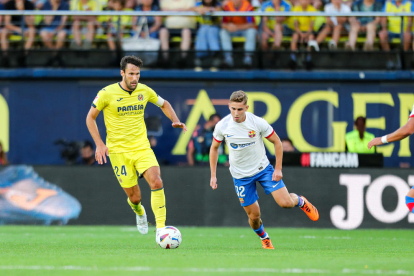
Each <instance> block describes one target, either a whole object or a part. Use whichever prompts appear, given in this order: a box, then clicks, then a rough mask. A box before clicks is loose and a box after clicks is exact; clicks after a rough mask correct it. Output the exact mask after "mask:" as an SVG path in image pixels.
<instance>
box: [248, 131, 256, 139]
mask: <svg viewBox="0 0 414 276" xmlns="http://www.w3.org/2000/svg"><path fill="white" fill-rule="evenodd" d="M249 137H250V138H253V137H256V132H254V130H252V131H249Z"/></svg>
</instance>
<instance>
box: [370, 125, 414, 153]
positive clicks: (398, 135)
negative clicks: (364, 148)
mask: <svg viewBox="0 0 414 276" xmlns="http://www.w3.org/2000/svg"><path fill="white" fill-rule="evenodd" d="M413 133H414V118H409V119H408V121H407V123H406V124H405V125H403V126H402V127H400V128H399V129H397V130H396V131H394V132H393V133H391V134H388V135H385V136H382V137H375V138H374V139H372V140H371V141H370V142H369V143H368V148H369V149H370V148H372V147H373V146H379V145H383V144H384V142H385V144H386V143H391V142H395V141H400V140H402V139H404V138H406V137H408V136H410V135H411V134H413ZM383 140H384V141H383Z"/></svg>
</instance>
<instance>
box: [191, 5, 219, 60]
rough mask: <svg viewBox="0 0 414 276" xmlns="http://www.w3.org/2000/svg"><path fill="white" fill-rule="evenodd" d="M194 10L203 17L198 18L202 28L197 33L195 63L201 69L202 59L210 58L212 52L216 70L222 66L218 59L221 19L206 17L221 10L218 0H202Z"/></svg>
mask: <svg viewBox="0 0 414 276" xmlns="http://www.w3.org/2000/svg"><path fill="white" fill-rule="evenodd" d="M192 10H193V11H196V12H198V13H200V14H201V15H202V16H198V17H197V20H198V23H199V24H200V27H199V28H198V31H197V40H196V43H195V49H196V51H197V53H196V59H195V62H194V63H195V66H196V67H201V64H202V61H201V58H203V57H206V56H208V53H207V51H209V50H210V51H212V52H213V56H214V59H213V63H212V65H213V67H214V68H216V67H218V66H219V65H220V59H218V54H219V51H220V35H219V33H220V18H219V17H217V16H215V17H213V16H209V15H206V13H208V12H212V11H216V10H220V4H219V3H218V1H217V0H202V1H201V2H198V3H197V5H196V6H195V7H194V8H193V9H192Z"/></svg>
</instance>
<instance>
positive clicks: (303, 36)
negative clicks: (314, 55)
mask: <svg viewBox="0 0 414 276" xmlns="http://www.w3.org/2000/svg"><path fill="white" fill-rule="evenodd" d="M316 11H317V10H316V9H315V8H314V7H313V6H312V5H311V4H310V1H309V0H299V5H297V6H295V7H293V9H292V12H316ZM293 21H294V26H295V33H294V34H293V35H292V41H291V42H290V50H291V51H292V53H291V56H290V59H291V65H290V67H291V68H292V69H296V66H297V60H296V54H297V53H296V52H297V51H298V42H299V43H301V44H302V43H303V44H308V47H307V49H308V51H310V45H312V43H314V44H316V42H314V39H315V35H314V33H313V25H314V22H315V17H314V16H297V17H294V18H293ZM305 66H306V68H307V69H311V67H312V66H313V63H312V60H311V56H310V54H308V55H306V61H305Z"/></svg>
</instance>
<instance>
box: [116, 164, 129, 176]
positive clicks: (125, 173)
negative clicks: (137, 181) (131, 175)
mask: <svg viewBox="0 0 414 276" xmlns="http://www.w3.org/2000/svg"><path fill="white" fill-rule="evenodd" d="M114 170H115V174H116V176H120V175H119V168H118V166H115V168H114ZM121 174H122V175H125V176H127V172H126V170H125V165H122V167H121Z"/></svg>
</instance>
